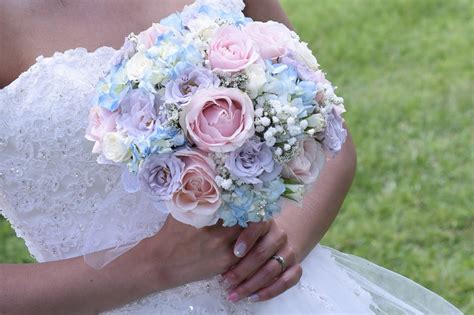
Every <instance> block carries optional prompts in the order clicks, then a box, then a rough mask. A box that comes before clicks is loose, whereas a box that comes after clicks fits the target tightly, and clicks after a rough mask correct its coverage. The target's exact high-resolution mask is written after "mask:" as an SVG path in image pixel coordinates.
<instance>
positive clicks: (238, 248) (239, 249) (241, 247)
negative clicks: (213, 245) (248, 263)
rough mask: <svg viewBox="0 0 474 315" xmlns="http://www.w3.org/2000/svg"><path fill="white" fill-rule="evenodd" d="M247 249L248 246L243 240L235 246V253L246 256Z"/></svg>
mask: <svg viewBox="0 0 474 315" xmlns="http://www.w3.org/2000/svg"><path fill="white" fill-rule="evenodd" d="M246 250H247V246H246V245H245V243H243V242H241V243H238V244H237V245H235V247H234V255H235V256H237V257H244V255H245V251H246Z"/></svg>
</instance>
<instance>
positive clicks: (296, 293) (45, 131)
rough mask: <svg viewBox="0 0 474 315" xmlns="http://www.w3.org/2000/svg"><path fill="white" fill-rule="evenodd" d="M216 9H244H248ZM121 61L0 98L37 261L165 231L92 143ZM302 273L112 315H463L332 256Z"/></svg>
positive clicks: (2, 188)
mask: <svg viewBox="0 0 474 315" xmlns="http://www.w3.org/2000/svg"><path fill="white" fill-rule="evenodd" d="M208 2H209V0H208ZM213 3H215V5H227V6H232V5H234V6H235V7H234V9H237V10H241V9H242V8H243V3H242V1H240V0H234V1H229V0H222V1H218V0H216V1H213ZM114 52H115V50H114V49H113V48H110V47H101V48H99V49H97V50H96V51H93V52H88V51H86V50H85V49H83V48H76V49H71V50H68V51H66V52H64V53H56V54H54V56H52V57H49V58H44V57H39V58H38V59H37V62H36V64H34V65H33V66H32V67H31V68H30V69H28V70H27V71H26V72H24V73H23V74H21V75H20V77H19V78H17V79H16V80H15V81H14V82H12V83H11V84H10V85H8V86H7V87H5V88H3V89H1V90H0V214H2V215H3V216H5V217H6V218H7V219H8V220H9V221H10V223H11V225H12V226H13V228H14V229H15V231H16V233H17V235H18V236H19V237H22V238H23V239H24V240H25V243H26V245H27V247H28V249H29V251H30V253H31V255H32V256H34V257H35V259H36V260H37V261H39V262H46V261H53V260H59V259H66V258H70V257H76V256H80V255H83V254H87V253H90V252H94V251H98V250H101V249H105V248H110V247H114V246H117V245H123V244H133V243H135V242H137V241H139V240H141V239H143V238H145V237H147V236H149V235H152V234H154V233H155V232H156V231H158V230H159V229H160V227H161V225H162V224H163V222H164V219H165V218H164V217H163V215H159V214H158V213H155V212H153V213H149V212H147V211H146V209H147V207H146V205H145V204H143V203H146V201H144V199H141V198H140V195H139V193H138V194H133V195H132V194H126V193H124V192H123V191H122V187H121V185H120V178H119V177H120V171H119V170H117V169H116V167H115V166H104V165H99V164H97V162H96V156H94V155H93V154H91V149H92V142H90V141H87V140H86V139H85V138H84V135H85V130H86V126H87V123H88V113H89V108H90V106H91V104H90V101H91V99H92V98H93V94H94V85H95V83H96V82H97V80H98V79H99V76H101V75H102V74H103V72H104V70H105V69H106V65H107V63H108V62H109V60H110V58H111V57H112V56H113V54H114ZM137 204H140V205H141V206H140V207H137ZM137 208H138V209H137ZM148 209H151V208H148ZM91 222H94V224H92V225H91ZM86 244H87V246H86ZM302 266H303V270H304V273H303V277H302V279H301V281H300V282H299V283H298V284H297V285H296V286H295V287H293V288H292V289H290V290H288V291H287V292H285V293H284V294H283V295H281V296H279V297H277V298H275V299H273V300H271V301H267V302H262V303H249V302H246V301H242V302H239V303H237V304H234V303H231V302H228V301H226V299H225V297H226V295H225V290H223V288H222V287H221V286H220V284H219V282H218V281H217V279H209V280H206V281H200V282H195V283H190V284H187V285H185V286H182V287H179V288H175V289H171V290H168V291H165V292H158V293H155V294H152V295H150V296H147V297H143V298H141V299H139V300H137V301H135V302H133V303H131V304H128V305H125V306H123V307H120V308H117V309H115V310H113V311H110V312H109V313H110V314H185V313H192V314H277V313H279V314H303V313H306V314H326V313H339V314H341V313H344V314H346V313H351V314H352V313H360V314H372V313H375V314H399V313H402V314H422V313H429V314H459V313H460V311H459V310H457V309H456V308H455V307H454V306H452V305H451V304H449V303H448V302H447V301H445V300H444V299H443V298H441V297H439V296H437V295H436V294H434V293H432V292H431V291H429V290H427V289H425V288H423V287H421V286H420V285H418V284H416V283H414V282H412V281H411V280H409V279H407V278H405V277H403V276H401V275H398V274H396V273H393V272H391V271H389V270H386V269H384V268H382V267H379V266H377V265H374V264H372V263H370V262H368V261H366V260H364V259H361V258H358V257H355V256H352V255H347V254H343V253H340V252H338V251H335V250H333V249H330V248H327V247H323V246H317V247H316V248H315V249H314V250H313V251H312V252H311V253H310V254H309V256H308V257H307V258H306V259H305V260H304V261H303V262H302Z"/></svg>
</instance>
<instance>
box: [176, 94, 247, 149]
mask: <svg viewBox="0 0 474 315" xmlns="http://www.w3.org/2000/svg"><path fill="white" fill-rule="evenodd" d="M253 119H254V108H253V104H252V101H251V100H250V98H249V97H248V95H247V94H245V93H244V92H242V91H240V90H239V89H235V88H207V89H201V90H198V91H197V92H196V94H194V95H193V96H192V98H191V100H190V101H189V103H188V104H187V105H186V106H185V107H184V109H183V111H182V112H181V117H180V124H181V128H182V129H183V130H184V131H185V133H186V135H187V137H188V138H189V139H190V140H191V141H192V142H194V144H196V146H197V147H198V148H200V149H201V150H203V151H205V152H230V151H233V150H235V149H237V148H238V147H240V146H241V145H242V144H243V143H244V142H245V141H246V140H247V139H249V138H250V137H252V136H253V135H254V133H255V129H254V124H253Z"/></svg>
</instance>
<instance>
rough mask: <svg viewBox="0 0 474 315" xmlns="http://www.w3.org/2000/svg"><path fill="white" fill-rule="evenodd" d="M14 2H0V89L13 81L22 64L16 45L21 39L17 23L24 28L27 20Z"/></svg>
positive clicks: (21, 32)
mask: <svg viewBox="0 0 474 315" xmlns="http://www.w3.org/2000/svg"><path fill="white" fill-rule="evenodd" d="M15 2H16V1H0V51H1V52H2V53H1V54H0V65H1V67H0V88H1V87H3V86H6V85H8V83H10V82H11V81H13V80H14V79H15V77H16V76H15V75H16V73H15V72H18V71H19V69H20V68H22V63H24V60H22V59H23V56H22V55H21V53H20V49H19V45H18V43H19V41H20V40H22V38H23V31H22V29H21V28H22V25H20V23H19V21H23V23H22V24H23V27H24V26H25V25H26V24H27V23H28V20H27V19H25V18H24V12H22V10H20V9H19V7H18V6H17V5H14V3H15ZM18 2H21V1H18ZM20 71H21V70H20Z"/></svg>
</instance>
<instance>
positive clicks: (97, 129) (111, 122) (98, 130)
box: [86, 106, 119, 153]
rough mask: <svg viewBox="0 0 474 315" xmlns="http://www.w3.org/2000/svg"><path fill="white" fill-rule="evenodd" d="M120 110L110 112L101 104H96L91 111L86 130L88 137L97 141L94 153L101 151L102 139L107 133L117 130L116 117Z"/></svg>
mask: <svg viewBox="0 0 474 315" xmlns="http://www.w3.org/2000/svg"><path fill="white" fill-rule="evenodd" d="M118 116H119V111H115V112H109V111H108V110H106V109H103V108H102V107H99V106H94V107H92V108H91V110H90V112H89V125H88V126H87V130H86V139H87V140H90V141H95V144H94V147H93V148H92V153H101V151H102V140H103V138H104V136H105V134H107V133H109V132H114V131H117V123H116V119H117V117H118Z"/></svg>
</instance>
